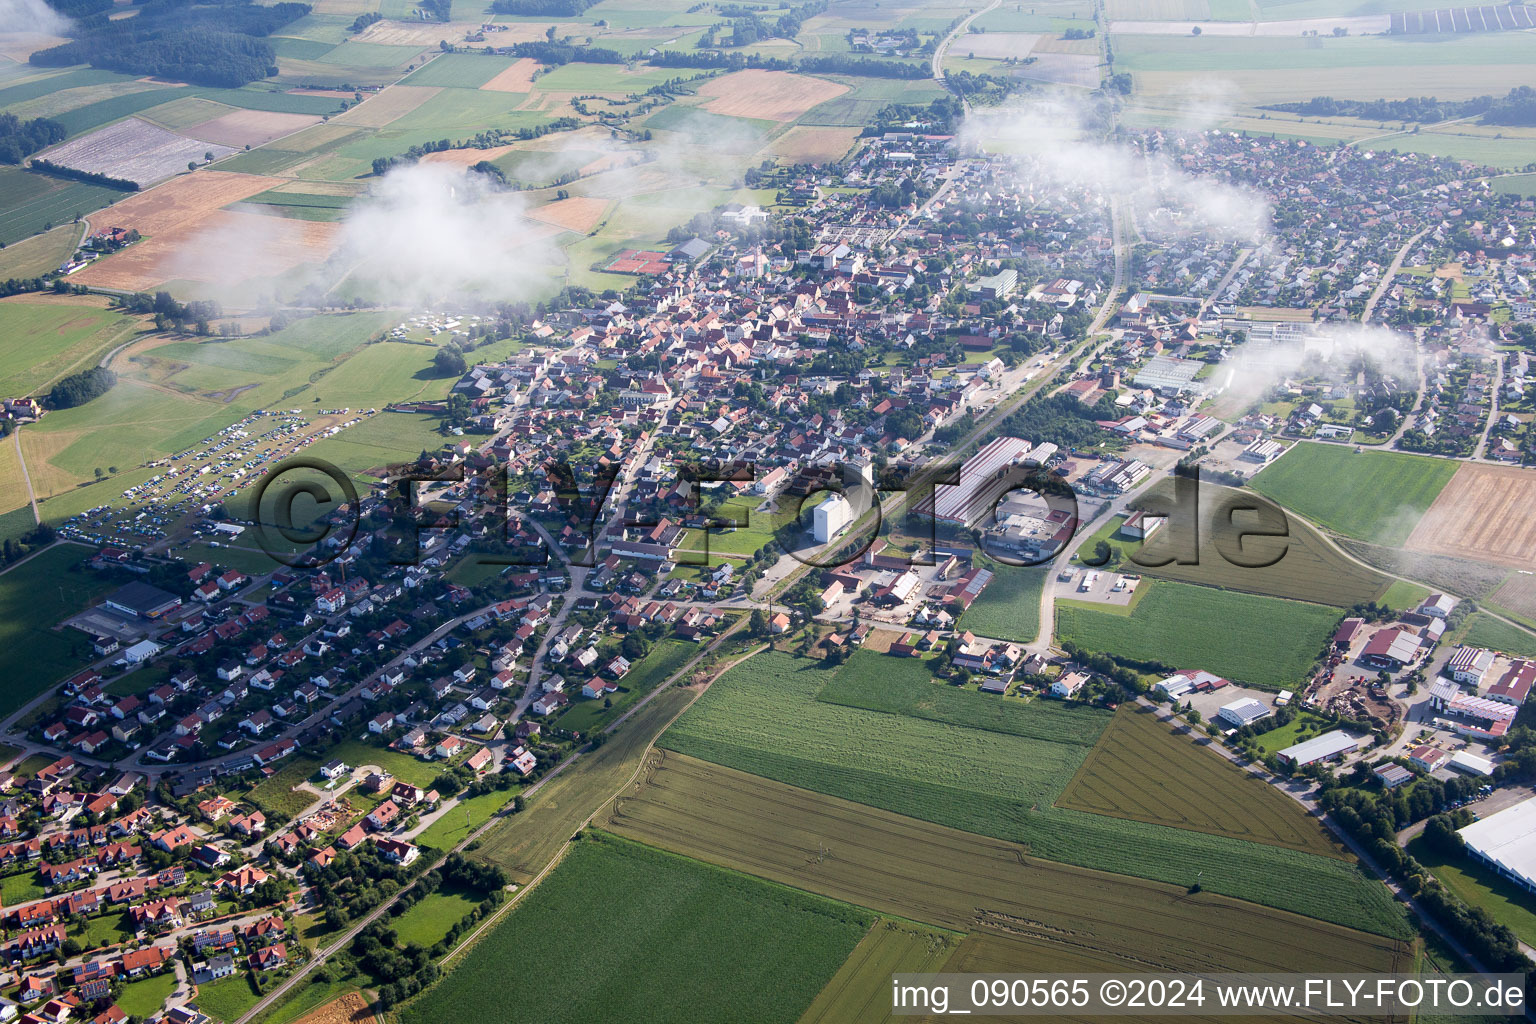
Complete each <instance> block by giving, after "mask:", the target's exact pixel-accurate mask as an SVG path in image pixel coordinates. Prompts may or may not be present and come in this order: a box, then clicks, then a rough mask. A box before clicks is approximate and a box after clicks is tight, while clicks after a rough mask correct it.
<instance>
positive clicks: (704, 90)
mask: <svg viewBox="0 0 1536 1024" xmlns="http://www.w3.org/2000/svg"><path fill="white" fill-rule="evenodd" d="M847 91H848V87H847V86H845V85H839V84H837V83H836V82H829V81H827V80H826V79H824V78H812V77H811V76H809V75H796V74H792V73H791V72H788V71H737V72H734V73H733V74H729V75H723V76H721V77H720V78H714V79H711V80H710V81H708V82H706V83H704V84H703V85H701V86H700V87H699V95H700V96H705V97H708V98H709V102H707V103H705V104H704V109H705V110H708V111H709V112H710V113H713V114H728V115H731V116H733V117H755V118H761V119H763V120H767V121H793V120H795V119H796V118H797V117H799V116H800V115H801V114H803V113H805V112H806V111H807V110H810V109H811V108H812V107H814V106H816V105H817V104H818V103H825V102H826V101H827V100H830V99H836V98H837V97H839V96H841V95H842V94H843V93H845V92H847Z"/></svg>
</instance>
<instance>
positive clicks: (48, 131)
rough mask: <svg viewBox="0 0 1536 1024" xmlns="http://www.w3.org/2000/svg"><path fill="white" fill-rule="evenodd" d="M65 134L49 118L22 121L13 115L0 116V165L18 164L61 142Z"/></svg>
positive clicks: (59, 125)
mask: <svg viewBox="0 0 1536 1024" xmlns="http://www.w3.org/2000/svg"><path fill="white" fill-rule="evenodd" d="M67 134H68V132H66V131H65V130H64V126H63V125H62V124H60V123H59V122H57V121H55V120H54V119H53V118H51V117H34V118H33V119H32V120H30V121H23V120H22V119H21V118H19V117H17V116H16V115H15V114H11V113H5V114H0V164H19V163H21V162H22V161H23V160H25V159H26V158H27V157H29V156H31V155H32V154H33V153H36V152H37V151H38V150H40V149H43V148H44V147H46V146H51V145H53V144H54V143H55V142H63V141H64V136H65V135H67Z"/></svg>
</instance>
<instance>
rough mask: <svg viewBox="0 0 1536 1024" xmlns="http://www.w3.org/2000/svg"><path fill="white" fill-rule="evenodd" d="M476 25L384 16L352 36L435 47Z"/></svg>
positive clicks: (368, 40) (390, 43)
mask: <svg viewBox="0 0 1536 1024" xmlns="http://www.w3.org/2000/svg"><path fill="white" fill-rule="evenodd" d="M478 27H479V26H478V25H477V24H475V23H473V22H468V21H460V22H448V23H447V24H444V23H443V22H440V21H433V22H422V21H391V20H389V19H388V18H386V19H385V20H383V21H376V22H374V23H373V24H372V25H369V26H368V27H367V28H366V29H364V30H363V31H362V32H361V33H360V34H358V35H356V36H353V37H352V38H353V39H355V40H356V41H358V42H360V43H377V44H379V45H380V46H431V47H433V48H436V46H437V44H438V41H439V40H441V39H462V38H464V34H465V33H466V32H473V31H474V30H475V29H476V28H478ZM514 27H515V26H514ZM508 34H510V33H508ZM543 35H544V32H543V29H542V27H541V28H540V30H539V38H543ZM497 38H498V39H500V38H501V35H500V34H498V36H497Z"/></svg>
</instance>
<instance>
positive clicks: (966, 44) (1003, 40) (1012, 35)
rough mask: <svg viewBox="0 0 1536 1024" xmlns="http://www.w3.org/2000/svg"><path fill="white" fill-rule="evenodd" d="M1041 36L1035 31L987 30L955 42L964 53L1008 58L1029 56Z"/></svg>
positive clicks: (1001, 58) (998, 58)
mask: <svg viewBox="0 0 1536 1024" xmlns="http://www.w3.org/2000/svg"><path fill="white" fill-rule="evenodd" d="M1040 39H1041V37H1040V36H1039V35H1038V34H1036V33H1033V32H987V33H983V34H979V35H968V36H966V37H965V38H963V39H961V40H959V41H958V42H956V43H955V48H956V50H957V51H959V52H960V53H962V54H975V55H976V56H978V57H986V58H988V59H990V60H1007V59H1008V58H1009V57H1015V58H1023V57H1028V56H1029V52H1030V51H1031V50H1033V49H1034V48H1035V44H1037V43H1039V42H1040Z"/></svg>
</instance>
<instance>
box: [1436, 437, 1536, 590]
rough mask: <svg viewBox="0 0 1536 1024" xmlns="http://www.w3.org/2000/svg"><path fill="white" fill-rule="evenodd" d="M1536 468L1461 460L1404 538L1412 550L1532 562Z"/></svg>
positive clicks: (1520, 563) (1507, 562)
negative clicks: (1433, 500) (1437, 495)
mask: <svg viewBox="0 0 1536 1024" xmlns="http://www.w3.org/2000/svg"><path fill="white" fill-rule="evenodd" d="M1533 506H1536V471H1533V470H1529V469H1521V468H1520V467H1518V466H1488V465H1481V464H1475V463H1464V464H1462V466H1461V467H1460V468H1459V469H1457V470H1456V475H1455V476H1453V477H1451V482H1450V483H1449V484H1447V485H1446V487H1445V489H1444V490H1442V491H1441V492H1440V496H1439V497H1438V498H1436V499H1435V503H1434V504H1433V505H1431V506H1429V511H1427V512H1425V513H1424V518H1422V519H1420V520H1419V525H1418V526H1416V527H1414V530H1413V533H1411V534H1409V536H1408V543H1407V547H1408V549H1409V550H1410V551H1423V552H1426V553H1428V554H1432V555H1451V556H1454V557H1457V558H1475V559H1478V560H1480V561H1484V562H1495V563H1498V564H1500V565H1508V566H1512V567H1515V568H1526V567H1528V566H1531V565H1533V564H1536V516H1533V515H1531V508H1532V507H1533Z"/></svg>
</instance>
